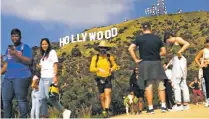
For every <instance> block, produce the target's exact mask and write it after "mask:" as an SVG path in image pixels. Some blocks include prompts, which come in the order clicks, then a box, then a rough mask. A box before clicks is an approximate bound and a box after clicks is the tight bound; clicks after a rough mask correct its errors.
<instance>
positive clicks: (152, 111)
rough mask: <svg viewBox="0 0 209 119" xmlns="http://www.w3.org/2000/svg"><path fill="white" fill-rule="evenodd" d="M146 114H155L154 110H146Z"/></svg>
mask: <svg viewBox="0 0 209 119" xmlns="http://www.w3.org/2000/svg"><path fill="white" fill-rule="evenodd" d="M147 113H148V114H154V113H155V112H154V109H151V110H150V109H148V110H147Z"/></svg>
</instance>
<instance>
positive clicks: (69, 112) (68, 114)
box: [63, 109, 71, 119]
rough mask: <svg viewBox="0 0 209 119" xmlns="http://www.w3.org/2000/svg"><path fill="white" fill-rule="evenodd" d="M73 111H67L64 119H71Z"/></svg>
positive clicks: (64, 113)
mask: <svg viewBox="0 0 209 119" xmlns="http://www.w3.org/2000/svg"><path fill="white" fill-rule="evenodd" d="M70 115H71V111H70V110H67V109H65V110H64V112H63V119H70Z"/></svg>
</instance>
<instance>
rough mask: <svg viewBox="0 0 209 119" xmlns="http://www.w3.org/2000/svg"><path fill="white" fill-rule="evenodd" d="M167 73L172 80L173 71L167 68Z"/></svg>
mask: <svg viewBox="0 0 209 119" xmlns="http://www.w3.org/2000/svg"><path fill="white" fill-rule="evenodd" d="M165 74H166V76H167V77H168V79H170V80H171V77H172V71H171V70H170V69H167V70H165Z"/></svg>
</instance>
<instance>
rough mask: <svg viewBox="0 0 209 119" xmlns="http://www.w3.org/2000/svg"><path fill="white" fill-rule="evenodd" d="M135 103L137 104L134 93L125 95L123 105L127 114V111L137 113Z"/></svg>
mask: <svg viewBox="0 0 209 119" xmlns="http://www.w3.org/2000/svg"><path fill="white" fill-rule="evenodd" d="M137 105H138V99H137V98H136V97H135V96H134V95H132V94H129V95H128V96H127V97H125V99H124V106H125V108H126V114H127V115H129V111H130V113H131V114H133V113H135V114H137V112H138V108H137V107H138V106H137ZM129 109H130V110H129Z"/></svg>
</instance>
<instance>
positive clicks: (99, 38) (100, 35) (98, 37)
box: [97, 31, 103, 40]
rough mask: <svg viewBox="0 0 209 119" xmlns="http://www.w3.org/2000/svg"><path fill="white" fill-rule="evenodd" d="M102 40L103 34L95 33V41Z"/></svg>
mask: <svg viewBox="0 0 209 119" xmlns="http://www.w3.org/2000/svg"><path fill="white" fill-rule="evenodd" d="M102 39H103V32H102V31H99V32H98V33H97V40H102Z"/></svg>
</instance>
